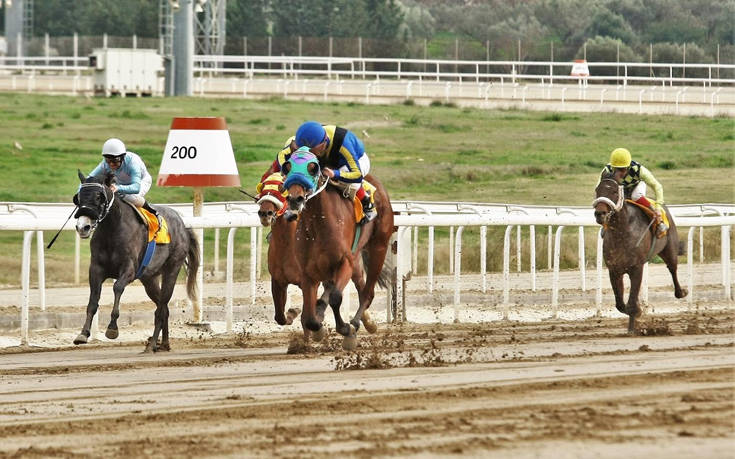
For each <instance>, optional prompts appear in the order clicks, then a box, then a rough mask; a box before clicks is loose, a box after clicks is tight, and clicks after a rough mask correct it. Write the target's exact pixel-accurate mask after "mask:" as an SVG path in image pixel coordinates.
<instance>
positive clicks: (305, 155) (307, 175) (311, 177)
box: [283, 147, 321, 214]
mask: <svg viewBox="0 0 735 459" xmlns="http://www.w3.org/2000/svg"><path fill="white" fill-rule="evenodd" d="M283 173H284V174H285V175H286V180H285V181H284V182H283V188H284V189H285V190H286V191H287V192H288V198H287V199H288V207H289V210H291V211H293V212H294V213H295V214H299V213H300V212H301V211H302V210H304V206H305V205H306V199H307V197H308V195H309V194H310V193H312V192H314V191H315V190H316V188H317V182H318V181H319V175H320V174H321V169H320V168H319V160H318V159H317V158H316V156H314V154H313V153H311V152H310V151H309V149H308V148H307V147H301V148H299V149H298V150H296V151H295V152H293V153H292V154H291V158H290V159H289V160H288V162H287V163H286V164H284V165H283Z"/></svg>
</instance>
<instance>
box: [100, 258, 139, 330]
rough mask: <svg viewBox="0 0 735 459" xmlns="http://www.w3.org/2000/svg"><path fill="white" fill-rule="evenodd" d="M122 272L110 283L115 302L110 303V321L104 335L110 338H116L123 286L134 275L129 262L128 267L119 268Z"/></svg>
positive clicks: (130, 280) (125, 285)
mask: <svg viewBox="0 0 735 459" xmlns="http://www.w3.org/2000/svg"><path fill="white" fill-rule="evenodd" d="M121 271H122V273H123V274H121V275H120V277H118V278H117V280H116V281H115V283H114V284H113V285H112V291H113V293H114V294H115V302H114V303H113V305H112V312H111V313H110V323H109V324H108V325H107V331H106V332H105V336H107V337H108V338H110V339H114V338H117V335H118V330H117V319H118V317H120V297H122V294H123V291H124V290H125V287H127V286H128V284H129V283H131V282H133V280H135V279H134V277H135V275H134V274H133V272H134V270H133V266H132V264H130V265H129V266H128V269H123V270H121Z"/></svg>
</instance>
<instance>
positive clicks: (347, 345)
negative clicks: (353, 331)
mask: <svg viewBox="0 0 735 459" xmlns="http://www.w3.org/2000/svg"><path fill="white" fill-rule="evenodd" d="M356 348H357V335H354V336H345V337H344V339H343V340H342V349H344V350H345V351H354V350H355V349H356Z"/></svg>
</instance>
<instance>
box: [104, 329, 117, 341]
mask: <svg viewBox="0 0 735 459" xmlns="http://www.w3.org/2000/svg"><path fill="white" fill-rule="evenodd" d="M105 336H106V337H107V338H108V339H117V337H118V336H120V332H119V331H118V330H117V329H116V328H108V329H107V331H106V332H105Z"/></svg>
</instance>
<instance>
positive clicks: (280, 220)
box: [257, 173, 375, 341]
mask: <svg viewBox="0 0 735 459" xmlns="http://www.w3.org/2000/svg"><path fill="white" fill-rule="evenodd" d="M282 185H283V177H282V176H281V174H280V173H275V174H272V175H270V176H269V177H267V179H266V180H265V181H264V182H263V188H262V191H261V193H260V194H259V195H258V196H257V204H258V217H259V218H260V224H261V225H262V226H263V227H266V228H268V227H270V228H271V233H270V235H269V236H268V272H269V273H270V276H271V294H272V296H273V306H274V308H275V317H274V319H275V321H276V323H277V324H278V325H291V324H292V323H293V321H294V319H295V318H296V317H298V315H299V314H300V313H301V310H300V309H299V308H289V310H288V311H285V309H286V299H287V295H288V286H289V284H292V285H296V286H299V287H300V286H301V285H300V284H301V263H300V261H299V258H298V257H297V256H296V248H295V233H296V221H295V220H294V219H290V218H289V217H288V214H289V212H288V211H286V212H283V210H284V208H283V206H284V203H285V201H286V198H285V197H284V196H283V194H282V192H281V190H282ZM330 293H331V290H330V289H329V288H325V289H324V293H323V294H322V296H321V298H320V299H319V300H318V301H317V307H318V308H320V309H321V315H322V317H323V316H324V310H325V309H326V305H327V301H328V299H329V295H330ZM369 326H370V324H366V328H368V327H369ZM371 328H372V330H373V331H372V332H374V331H375V327H374V325H373V326H372V327H371ZM325 331H326V330H324V329H323V328H322V329H321V330H320V331H319V332H317V333H316V334H314V339H315V340H317V341H320V340H321V339H322V338H323V336H324V332H325ZM372 332H371V333H372ZM309 334H310V331H309V329H307V328H304V335H305V336H308V335H309Z"/></svg>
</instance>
